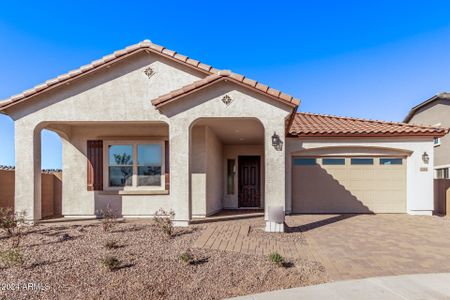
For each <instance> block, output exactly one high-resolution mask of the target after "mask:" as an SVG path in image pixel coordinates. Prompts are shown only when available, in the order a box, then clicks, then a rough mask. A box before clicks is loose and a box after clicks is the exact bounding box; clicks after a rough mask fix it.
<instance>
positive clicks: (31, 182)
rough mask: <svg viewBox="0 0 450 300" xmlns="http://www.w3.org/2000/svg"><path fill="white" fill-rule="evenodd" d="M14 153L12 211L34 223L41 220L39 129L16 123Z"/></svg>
mask: <svg viewBox="0 0 450 300" xmlns="http://www.w3.org/2000/svg"><path fill="white" fill-rule="evenodd" d="M15 153H16V170H15V177H16V179H15V197H14V198H15V200H14V201H15V202H14V206H15V207H14V209H15V211H16V212H23V211H25V214H26V216H25V218H26V221H27V222H30V223H35V222H36V221H38V220H40V219H41V128H37V127H36V128H35V127H34V126H30V125H28V124H21V122H20V120H19V121H16V122H15Z"/></svg>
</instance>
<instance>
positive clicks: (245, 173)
mask: <svg viewBox="0 0 450 300" xmlns="http://www.w3.org/2000/svg"><path fill="white" fill-rule="evenodd" d="M260 162H261V158H260V157H259V156H239V158H238V164H239V173H238V177H239V194H238V199H239V207H260V206H261V186H260V178H261V172H260V166H261V164H260Z"/></svg>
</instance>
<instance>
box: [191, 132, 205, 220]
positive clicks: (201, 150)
mask: <svg viewBox="0 0 450 300" xmlns="http://www.w3.org/2000/svg"><path fill="white" fill-rule="evenodd" d="M191 134H192V138H191V143H192V144H191V149H192V155H191V172H190V174H191V200H192V216H194V217H205V216H206V201H207V197H206V155H207V154H206V126H194V127H193V128H192V133H191Z"/></svg>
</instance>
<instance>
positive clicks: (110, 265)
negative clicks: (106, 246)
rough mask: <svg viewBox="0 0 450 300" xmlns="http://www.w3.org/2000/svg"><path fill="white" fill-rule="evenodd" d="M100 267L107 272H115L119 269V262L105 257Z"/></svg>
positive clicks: (113, 258)
mask: <svg viewBox="0 0 450 300" xmlns="http://www.w3.org/2000/svg"><path fill="white" fill-rule="evenodd" d="M101 263H102V265H103V266H104V267H105V268H106V269H108V270H109V271H115V270H117V269H119V267H120V264H121V263H120V260H119V259H118V258H117V257H114V256H107V257H105V258H104V259H102V261H101Z"/></svg>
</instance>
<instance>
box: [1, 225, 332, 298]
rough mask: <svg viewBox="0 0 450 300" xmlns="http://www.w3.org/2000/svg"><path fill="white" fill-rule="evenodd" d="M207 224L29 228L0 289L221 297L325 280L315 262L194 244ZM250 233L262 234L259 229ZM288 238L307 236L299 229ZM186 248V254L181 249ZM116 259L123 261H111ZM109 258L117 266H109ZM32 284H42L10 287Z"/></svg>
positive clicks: (14, 294) (17, 294) (47, 294)
mask: <svg viewBox="0 0 450 300" xmlns="http://www.w3.org/2000/svg"><path fill="white" fill-rule="evenodd" d="M252 222H256V223H257V222H262V220H254V221H252ZM256 223H255V224H256ZM208 226H211V225H210V224H198V225H193V226H191V227H189V228H187V229H179V228H177V229H175V232H174V236H173V237H172V238H170V237H168V236H167V235H166V234H165V233H164V232H163V231H162V230H161V229H160V228H159V227H157V226H156V225H155V224H154V223H153V222H151V221H145V222H144V221H140V222H137V221H136V222H132V221H130V222H122V223H117V224H116V225H115V226H114V227H113V228H112V229H111V230H110V231H109V232H105V231H104V230H103V228H102V225H101V223H98V222H94V223H91V224H85V225H74V224H72V225H51V224H44V225H38V226H34V227H28V228H26V229H25V230H24V235H23V238H22V240H21V246H20V249H21V250H20V253H21V254H22V256H23V260H24V262H23V265H21V266H10V267H7V266H5V265H4V263H2V265H1V269H0V283H1V284H2V286H1V288H2V290H0V293H1V294H0V295H1V296H2V298H3V297H5V298H14V299H30V298H31V299H33V298H39V299H42V298H44V299H46V298H47V299H55V298H62V299H68V298H70V299H92V298H96V299H98V298H119V299H120V298H128V299H140V298H146V299H221V298H226V297H233V296H240V295H246V294H252V293H260V292H264V291H270V290H276V289H282V288H291V287H298V286H304V285H310V284H317V283H322V282H324V281H326V273H325V270H324V268H323V266H322V265H321V264H320V263H318V262H313V261H307V260H303V259H297V260H293V261H292V260H291V261H290V263H291V264H290V267H288V268H283V267H278V266H276V265H275V264H274V263H272V262H271V261H269V259H268V257H267V256H262V255H261V256H257V255H247V254H242V253H236V252H225V251H218V250H204V249H191V246H192V244H193V242H194V241H195V240H196V239H197V238H198V237H199V236H200V234H201V232H202V231H203V230H205V229H206V228H207V227H208ZM255 228H256V226H255ZM250 234H254V235H264V233H262V232H259V231H258V230H252V231H251V233H250ZM266 236H267V238H271V237H272V234H270V235H266ZM287 236H288V235H284V236H283V235H279V236H278V237H276V238H282V239H286V238H289V237H287ZM290 238H292V239H294V240H296V241H298V242H301V241H302V238H301V234H300V233H293V234H292V236H291V237H290ZM12 242H13V241H12V239H11V238H7V237H6V235H4V234H3V233H2V235H1V236H0V250H2V251H4V250H7V249H9V248H10V247H11V244H12ZM107 244H108V245H107ZM186 251H187V254H185V255H184V256H183V258H184V260H183V259H181V258H180V256H181V255H182V254H183V253H184V252H186ZM107 257H109V258H110V260H109V262H105V259H106V258H107ZM112 258H116V259H117V260H118V261H117V260H113V262H114V263H111V259H112ZM102 262H103V263H102ZM108 263H109V265H113V266H115V267H117V268H116V269H115V270H113V271H110V270H108V268H107V267H106V266H105V264H106V265H108ZM28 283H34V284H36V285H38V284H39V285H40V286H36V285H35V286H34V288H31V287H28V289H26V288H25V287H24V286H22V285H20V286H17V285H8V286H7V284H28ZM5 289H14V290H13V291H11V290H9V291H5Z"/></svg>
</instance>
